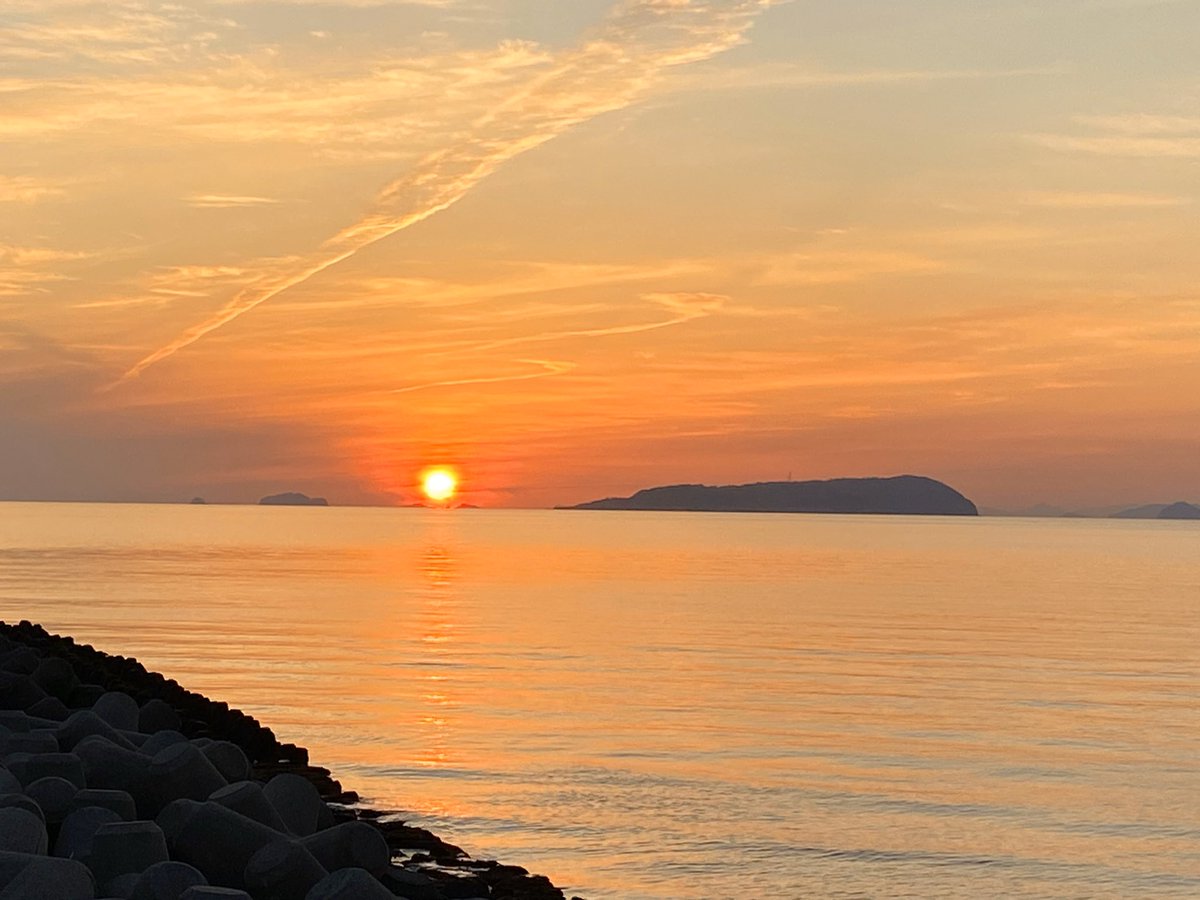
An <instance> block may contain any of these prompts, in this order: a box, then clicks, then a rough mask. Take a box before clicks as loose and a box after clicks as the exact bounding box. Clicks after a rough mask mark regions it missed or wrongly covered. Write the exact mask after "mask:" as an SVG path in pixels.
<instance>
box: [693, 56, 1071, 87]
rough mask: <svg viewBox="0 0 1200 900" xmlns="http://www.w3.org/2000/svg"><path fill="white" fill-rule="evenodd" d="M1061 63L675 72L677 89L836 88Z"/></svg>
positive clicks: (1017, 72)
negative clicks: (959, 66) (999, 67)
mask: <svg viewBox="0 0 1200 900" xmlns="http://www.w3.org/2000/svg"><path fill="white" fill-rule="evenodd" d="M1067 71H1068V70H1067V69H1065V68H1064V67H1062V66H1036V67H1030V68H1020V69H864V70H860V71H857V72H855V71H840V72H839V71H830V70H824V69H813V68H811V67H808V66H804V65H801V64H798V63H791V62H771V63H761V64H759V65H753V66H746V65H742V66H721V67H708V68H707V69H706V70H705V71H703V72H692V73H688V74H684V75H677V76H675V77H674V79H673V80H672V86H673V87H675V88H676V89H678V90H695V91H705V92H708V91H714V90H717V91H728V90H755V89H765V88H838V87H866V86H881V87H886V86H889V85H905V84H912V85H924V84H930V83H934V82H939V81H979V80H992V79H1004V78H1036V77H1048V76H1058V75H1063V74H1064V73H1066V72H1067Z"/></svg>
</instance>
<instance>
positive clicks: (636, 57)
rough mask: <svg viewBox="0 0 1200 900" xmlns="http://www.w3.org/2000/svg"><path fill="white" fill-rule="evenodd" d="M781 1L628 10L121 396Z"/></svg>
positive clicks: (667, 1)
mask: <svg viewBox="0 0 1200 900" xmlns="http://www.w3.org/2000/svg"><path fill="white" fill-rule="evenodd" d="M776 2H779V0H623V2H621V3H619V4H618V5H617V6H616V7H615V8H614V9H613V11H612V12H611V13H610V14H609V16H608V17H607V18H606V20H605V21H604V23H603V24H602V25H601V26H600V28H599V29H598V30H597V31H595V32H594V33H593V34H592V35H591V36H590V37H589V38H588V39H586V40H585V41H584V42H583V43H582V44H580V45H579V46H578V47H576V48H574V49H573V50H569V51H567V52H565V53H563V54H561V55H560V57H559V58H558V59H557V61H556V62H555V63H554V64H552V65H551V66H550V68H549V69H548V70H547V71H546V72H544V73H541V74H540V75H539V76H538V77H537V78H535V79H533V80H532V82H531V83H530V84H528V85H527V86H525V87H523V88H522V89H521V90H519V91H517V92H516V93H515V94H514V95H513V96H511V97H510V98H508V99H507V100H506V101H505V102H504V103H502V104H500V105H499V106H498V107H497V108H496V109H494V110H493V111H492V112H490V113H489V114H488V115H486V116H484V117H483V118H482V119H480V120H479V121H478V122H476V124H475V128H474V133H473V134H472V135H471V136H470V137H468V138H466V139H465V140H463V141H461V142H460V143H458V144H456V145H453V146H451V147H448V148H446V149H444V150H440V151H437V152H435V153H431V154H429V155H428V156H426V157H425V158H424V159H422V160H421V161H420V162H418V163H417V165H416V166H415V167H414V169H413V170H412V171H411V172H409V173H408V174H407V175H405V176H404V177H402V178H400V179H399V180H397V181H395V182H393V183H392V184H390V185H389V186H388V187H386V188H385V189H384V190H383V191H382V192H381V193H380V195H379V196H378V197H377V198H376V200H375V202H374V205H373V208H372V210H371V211H370V212H369V213H368V214H367V215H366V216H364V217H363V218H362V219H361V220H359V221H358V222H356V223H354V224H353V225H350V226H348V227H346V228H344V229H342V230H341V231H340V232H338V233H337V234H335V235H334V236H333V237H331V238H330V239H329V240H327V241H325V243H323V244H322V245H321V246H320V247H319V248H317V250H315V251H314V252H313V253H312V254H311V255H310V256H309V257H308V259H307V260H301V261H300V262H298V263H297V264H296V268H295V269H293V270H290V271H283V272H280V273H278V274H277V275H275V276H274V277H270V276H267V277H265V278H263V279H260V280H259V281H258V282H256V283H254V284H251V285H249V286H247V287H245V288H243V289H242V290H241V291H239V292H238V293H237V294H236V295H235V296H234V297H233V298H232V299H231V300H230V301H229V302H228V303H227V304H226V305H225V306H224V307H223V308H221V309H220V310H218V311H217V312H216V313H214V314H213V315H212V316H211V317H209V318H208V319H206V320H205V321H203V322H200V323H198V324H196V325H194V326H192V327H191V328H188V329H186V330H185V331H183V332H182V333H181V334H179V335H178V336H177V337H175V338H174V339H173V340H171V341H170V342H168V343H167V344H165V345H164V346H162V347H160V348H158V349H157V350H155V351H154V352H152V353H150V354H148V355H147V356H145V357H144V358H142V359H141V360H139V361H138V362H137V363H136V364H134V365H133V366H132V367H131V368H129V369H128V370H127V371H126V372H125V373H124V374H123V375H122V376H121V377H120V378H119V379H118V380H117V381H116V382H115V383H114V384H113V385H110V386H109V387H110V388H111V387H116V386H117V385H120V384H123V383H125V382H127V381H130V380H131V379H134V378H136V377H138V376H139V375H141V374H142V373H143V372H144V371H146V370H147V369H148V368H150V367H151V366H153V365H156V364H157V363H160V362H162V361H163V360H164V359H167V358H168V357H170V356H173V355H174V354H176V353H178V352H179V351H180V350H182V349H184V348H185V347H188V346H190V345H192V344H194V343H196V342H197V341H199V340H201V339H202V338H204V337H205V336H206V335H208V334H211V333H212V332H214V331H216V330H217V329H219V328H222V327H224V326H225V325H228V324H229V323H230V322H233V321H234V320H236V319H238V318H239V317H241V316H243V315H245V314H246V313H248V312H250V311H251V310H253V309H255V308H256V307H258V306H261V305H262V304H263V303H266V302H267V301H269V300H271V299H273V298H275V297H278V296H279V295H280V294H282V293H284V292H285V291H288V290H291V289H292V288H294V287H296V286H297V285H300V284H303V283H304V282H306V281H308V280H309V279H310V278H312V277H314V276H316V275H318V274H320V273H321V272H323V271H325V270H326V269H328V268H330V267H331V266H335V265H337V264H338V263H341V262H343V261H345V260H347V259H349V258H350V257H352V256H354V255H355V254H356V253H358V252H359V251H360V250H362V249H364V248H365V247H368V246H370V245H371V244H374V243H375V242H377V241H379V240H382V239H383V238H385V237H388V236H390V235H393V234H396V233H397V232H399V231H403V230H405V229H407V228H411V227H412V226H413V225H416V224H418V223H420V222H423V221H424V220H426V219H428V218H429V217H430V216H433V215H436V214H437V213H439V212H441V211H443V210H445V209H447V208H449V207H450V206H453V205H454V204H455V203H457V202H458V201H459V200H461V199H462V198H463V197H464V196H466V195H467V193H469V192H470V191H471V190H472V189H473V188H474V187H475V186H476V185H478V184H479V183H480V182H482V181H483V180H484V179H486V178H487V177H488V176H489V175H491V174H492V173H493V172H495V171H496V170H497V169H498V168H500V167H501V166H502V165H504V164H505V163H507V162H509V161H510V160H512V159H514V158H516V157H518V156H520V155H522V154H524V153H527V152H528V151H530V150H533V149H535V148H537V147H540V146H541V145H543V144H545V143H546V142H548V141H550V140H553V139H554V138H555V137H557V136H559V135H560V134H562V133H563V132H565V131H567V130H569V129H571V128H573V127H575V126H576V125H579V124H581V123H583V122H587V121H589V120H591V119H594V118H595V117H597V116H599V115H602V114H604V113H606V112H612V111H615V110H619V109H623V108H626V107H628V106H629V105H631V104H632V103H634V102H636V101H637V100H639V99H640V98H642V97H643V96H645V94H646V93H647V91H648V89H649V88H650V86H651V85H652V84H653V82H654V81H655V80H656V79H657V77H658V76H659V75H660V74H662V73H663V72H664V71H665V70H667V69H669V68H671V67H673V66H678V65H682V64H685V63H690V62H696V61H699V60H703V59H708V58H711V57H713V56H715V55H717V54H719V53H721V52H723V51H725V50H728V49H729V48H731V47H733V46H735V45H737V44H738V43H740V42H741V41H742V40H743V39H744V36H745V34H746V32H747V31H748V30H749V29H750V27H751V26H752V25H753V23H754V21H755V19H756V18H757V16H758V14H759V13H761V11H762V10H764V9H766V8H767V7H769V6H771V5H773V4H774V3H776Z"/></svg>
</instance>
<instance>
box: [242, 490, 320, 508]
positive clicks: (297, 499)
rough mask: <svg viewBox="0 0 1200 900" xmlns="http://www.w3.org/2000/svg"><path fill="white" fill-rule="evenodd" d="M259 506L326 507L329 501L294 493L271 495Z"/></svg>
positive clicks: (260, 502) (261, 501)
mask: <svg viewBox="0 0 1200 900" xmlns="http://www.w3.org/2000/svg"><path fill="white" fill-rule="evenodd" d="M258 503H259V505H260V506H328V505H329V501H328V500H326V499H325V498H324V497H310V496H308V494H301V493H298V492H296V491H287V492H286V493H283V494H272V495H271V496H269V497H263V498H262V499H261V500H259V501H258Z"/></svg>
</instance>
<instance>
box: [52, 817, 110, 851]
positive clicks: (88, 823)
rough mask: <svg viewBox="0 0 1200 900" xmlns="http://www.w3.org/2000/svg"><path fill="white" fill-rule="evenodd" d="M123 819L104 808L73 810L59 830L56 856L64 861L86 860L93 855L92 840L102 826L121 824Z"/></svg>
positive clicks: (55, 844)
mask: <svg viewBox="0 0 1200 900" xmlns="http://www.w3.org/2000/svg"><path fill="white" fill-rule="evenodd" d="M120 821H121V817H120V816H119V815H118V814H117V813H115V812H113V811H112V810H111V809H105V808H104V807H102V806H85V807H83V808H81V809H76V810H73V811H72V812H71V813H70V814H69V815H68V816H67V817H66V818H65V819H63V823H62V825H61V826H60V827H59V829H58V837H56V838H55V839H54V855H55V856H61V857H62V858H64V859H79V860H86V859H87V858H88V857H89V856H90V855H91V853H92V839H93V838H94V837H95V835H96V831H97V829H99V828H100V826H101V825H111V824H112V823H114V822H120Z"/></svg>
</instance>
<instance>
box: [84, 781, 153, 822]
mask: <svg viewBox="0 0 1200 900" xmlns="http://www.w3.org/2000/svg"><path fill="white" fill-rule="evenodd" d="M87 806H103V807H104V808H105V809H111V810H112V811H113V812H115V813H116V814H117V815H118V816H120V818H121V819H123V820H124V821H126V822H132V821H133V820H134V819H136V818H137V806H136V805H135V804H134V802H133V797H131V796H130V795H129V792H128V791H114V790H109V789H106V788H84V789H83V790H82V791H80V792H79V793H77V794H76V795H75V796H74V797H72V798H71V809H72V810H76V809H83V808H84V807H87Z"/></svg>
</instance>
